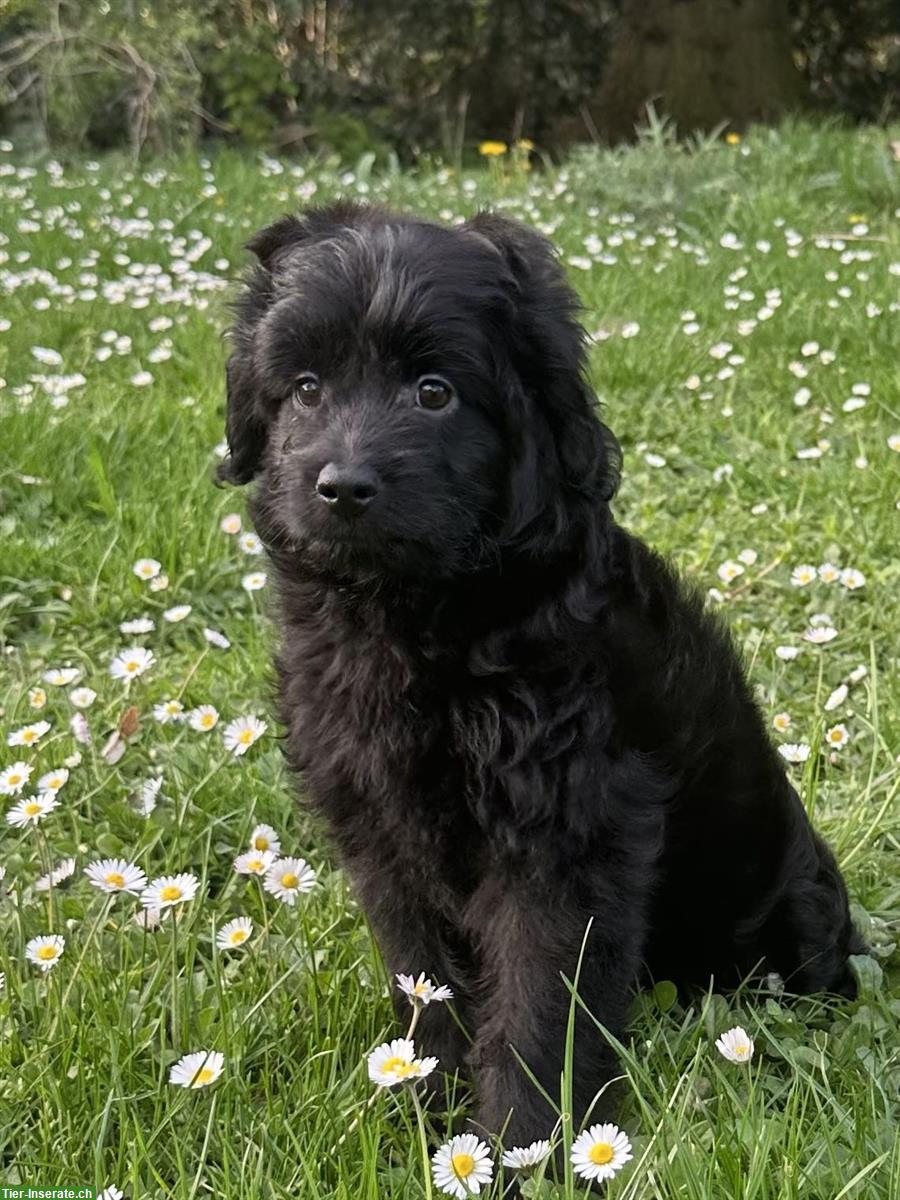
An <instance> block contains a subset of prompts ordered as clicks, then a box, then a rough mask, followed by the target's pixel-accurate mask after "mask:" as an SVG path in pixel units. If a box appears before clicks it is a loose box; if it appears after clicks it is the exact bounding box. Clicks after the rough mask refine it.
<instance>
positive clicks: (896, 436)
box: [887, 433, 900, 454]
mask: <svg viewBox="0 0 900 1200" xmlns="http://www.w3.org/2000/svg"><path fill="white" fill-rule="evenodd" d="M887 444H888V449H889V450H893V451H894V453H895V454H896V453H898V452H900V433H892V434H890V435H889V437H888V440H887Z"/></svg>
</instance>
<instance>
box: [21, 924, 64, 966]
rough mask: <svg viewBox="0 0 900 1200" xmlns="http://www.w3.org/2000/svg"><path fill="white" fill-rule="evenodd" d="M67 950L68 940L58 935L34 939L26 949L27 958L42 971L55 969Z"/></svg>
mask: <svg viewBox="0 0 900 1200" xmlns="http://www.w3.org/2000/svg"><path fill="white" fill-rule="evenodd" d="M65 948H66V939H65V938H64V937H62V936H61V935H60V934H58V933H48V934H42V935H41V936H40V937H33V938H32V939H31V941H30V942H29V943H28V944H27V945H26V947H25V957H26V958H27V959H28V961H29V962H33V963H34V965H35V966H36V967H40V968H41V970H42V971H49V970H50V968H51V967H55V966H56V964H57V963H58V962H59V960H60V958H61V957H62V953H63V951H64V950H65Z"/></svg>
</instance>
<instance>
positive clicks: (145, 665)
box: [109, 646, 155, 679]
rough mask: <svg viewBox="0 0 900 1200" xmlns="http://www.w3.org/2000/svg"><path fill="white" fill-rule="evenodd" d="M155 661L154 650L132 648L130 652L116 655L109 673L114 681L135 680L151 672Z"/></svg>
mask: <svg viewBox="0 0 900 1200" xmlns="http://www.w3.org/2000/svg"><path fill="white" fill-rule="evenodd" d="M154 661H155V659H154V657H153V651H152V650H146V649H144V647H143V646H132V647H131V649H130V650H124V651H123V652H122V653H121V654H117V655H116V657H115V658H114V659H113V660H112V662H111V663H110V664H109V673H110V675H112V677H113V679H134V678H136V677H137V676H138V675H143V674H144V672H145V671H147V670H149V668H150V667H152V666H153V663H154Z"/></svg>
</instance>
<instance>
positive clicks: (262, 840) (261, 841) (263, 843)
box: [253, 833, 269, 850]
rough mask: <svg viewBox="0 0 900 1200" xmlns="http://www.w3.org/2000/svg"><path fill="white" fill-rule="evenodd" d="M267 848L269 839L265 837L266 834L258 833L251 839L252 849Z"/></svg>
mask: <svg viewBox="0 0 900 1200" xmlns="http://www.w3.org/2000/svg"><path fill="white" fill-rule="evenodd" d="M268 848H269V839H268V838H267V837H266V835H265V834H264V833H258V834H257V835H256V837H255V838H254V839H253V849H254V850H268Z"/></svg>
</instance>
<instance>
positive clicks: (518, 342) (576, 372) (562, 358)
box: [464, 213, 621, 501]
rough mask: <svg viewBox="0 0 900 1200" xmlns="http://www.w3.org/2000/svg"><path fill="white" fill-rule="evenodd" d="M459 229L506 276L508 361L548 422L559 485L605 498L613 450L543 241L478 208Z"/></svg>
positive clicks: (614, 470) (615, 470) (616, 455)
mask: <svg viewBox="0 0 900 1200" xmlns="http://www.w3.org/2000/svg"><path fill="white" fill-rule="evenodd" d="M464 228H468V229H470V230H471V231H472V232H473V233H477V234H479V235H480V236H481V237H483V238H485V239H487V241H489V242H490V243H491V245H493V246H494V247H495V249H496V250H498V251H499V252H500V255H501V256H502V259H503V261H504V264H505V266H506V268H507V270H508V272H509V275H510V276H511V281H512V291H513V295H512V303H513V310H514V317H513V332H512V345H511V347H510V349H511V353H512V357H513V362H514V365H515V368H516V371H517V373H518V375H519V378H520V380H521V382H522V384H523V386H524V388H525V390H526V392H528V394H529V395H530V396H531V397H532V400H533V402H534V403H535V405H536V407H537V409H538V411H539V412H540V413H541V414H543V416H544V418H545V420H546V421H547V423H548V425H549V426H550V430H551V433H552V436H553V442H554V445H555V448H556V456H557V460H558V463H559V467H560V474H561V482H562V483H563V484H564V486H565V487H566V488H567V489H569V490H571V491H574V492H577V493H581V494H582V495H587V496H588V497H590V498H591V499H594V500H601V501H602V500H609V499H610V498H611V497H612V496H613V494H614V493H615V491H616V488H617V487H618V483H619V468H620V466H621V450H620V448H619V444H618V442H617V441H616V439H615V437H614V436H613V434H612V433H611V432H610V430H609V429H607V427H606V426H605V425H604V424H602V422H601V421H600V418H599V416H598V413H597V398H596V396H595V395H594V392H593V391H592V389H591V388H590V386H589V385H588V383H587V378H586V376H587V354H586V352H585V335H584V329H583V328H582V326H581V322H580V320H579V314H580V311H581V303H580V301H579V299H578V296H577V295H576V294H575V290H574V289H573V288H572V286H571V285H570V283H569V281H568V280H567V278H566V275H565V272H564V271H563V269H562V267H561V266H560V264H559V260H558V258H557V256H556V252H555V251H554V249H553V247H552V245H551V244H550V242H549V241H548V240H547V239H546V238H545V237H542V236H541V235H540V234H539V233H536V232H535V231H534V230H533V229H529V228H528V227H527V226H526V225H520V224H519V223H518V222H516V221H510V220H507V219H506V218H505V217H498V216H495V215H494V214H493V213H479V214H478V215H477V216H475V217H473V218H472V219H471V220H470V221H468V222H467V223H466V226H464Z"/></svg>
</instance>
